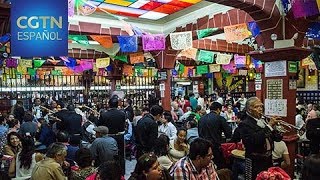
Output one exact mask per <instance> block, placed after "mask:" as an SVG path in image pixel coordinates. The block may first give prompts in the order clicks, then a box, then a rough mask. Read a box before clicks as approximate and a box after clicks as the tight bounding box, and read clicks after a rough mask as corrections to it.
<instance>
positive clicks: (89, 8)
mask: <svg viewBox="0 0 320 180" xmlns="http://www.w3.org/2000/svg"><path fill="white" fill-rule="evenodd" d="M77 8H78V11H79V12H80V14H82V15H84V16H88V15H90V14H92V13H94V12H95V11H96V9H97V7H96V6H94V5H93V4H91V3H88V2H87V1H86V0H80V1H78V7H77Z"/></svg>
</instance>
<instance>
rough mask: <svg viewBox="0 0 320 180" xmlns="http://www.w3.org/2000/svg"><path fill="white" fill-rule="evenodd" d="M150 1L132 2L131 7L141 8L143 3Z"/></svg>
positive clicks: (139, 0)
mask: <svg viewBox="0 0 320 180" xmlns="http://www.w3.org/2000/svg"><path fill="white" fill-rule="evenodd" d="M149 2H150V1H147V0H138V1H136V2H134V3H132V4H131V5H130V6H129V7H131V8H140V7H142V6H143V5H145V4H147V3H149Z"/></svg>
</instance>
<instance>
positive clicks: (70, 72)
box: [61, 67, 73, 76]
mask: <svg viewBox="0 0 320 180" xmlns="http://www.w3.org/2000/svg"><path fill="white" fill-rule="evenodd" d="M61 71H62V74H63V75H65V76H71V75H73V70H72V69H69V68H68V67H63V68H61Z"/></svg>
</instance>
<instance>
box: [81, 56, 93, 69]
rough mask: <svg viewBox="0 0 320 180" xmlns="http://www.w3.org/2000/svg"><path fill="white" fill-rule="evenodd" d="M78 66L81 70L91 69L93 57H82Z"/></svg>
mask: <svg viewBox="0 0 320 180" xmlns="http://www.w3.org/2000/svg"><path fill="white" fill-rule="evenodd" d="M80 66H81V68H82V69H83V71H86V70H90V69H93V59H82V60H81V61H80Z"/></svg>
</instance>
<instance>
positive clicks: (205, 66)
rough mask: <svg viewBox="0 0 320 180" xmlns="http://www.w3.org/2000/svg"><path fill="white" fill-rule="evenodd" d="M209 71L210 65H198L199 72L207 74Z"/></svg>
mask: <svg viewBox="0 0 320 180" xmlns="http://www.w3.org/2000/svg"><path fill="white" fill-rule="evenodd" d="M208 72H209V70H208V65H202V66H197V74H206V73H208Z"/></svg>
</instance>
